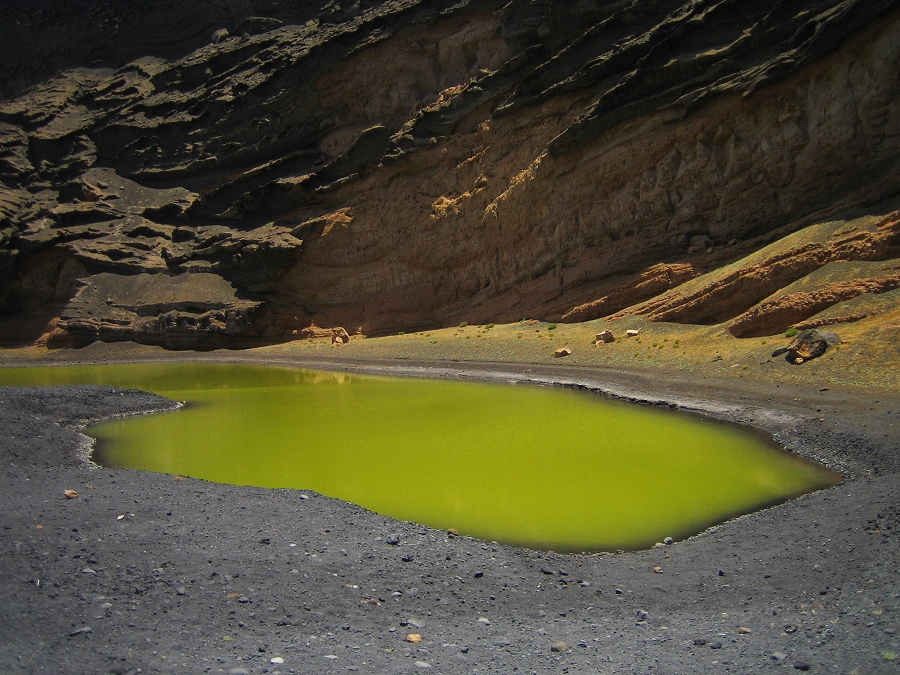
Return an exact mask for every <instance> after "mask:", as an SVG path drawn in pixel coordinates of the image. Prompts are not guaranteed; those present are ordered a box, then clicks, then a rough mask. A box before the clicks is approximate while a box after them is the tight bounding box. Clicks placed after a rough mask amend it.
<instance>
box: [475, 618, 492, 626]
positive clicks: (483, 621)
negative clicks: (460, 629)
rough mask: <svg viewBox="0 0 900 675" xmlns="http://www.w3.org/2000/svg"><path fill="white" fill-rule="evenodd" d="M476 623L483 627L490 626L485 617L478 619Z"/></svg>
mask: <svg viewBox="0 0 900 675" xmlns="http://www.w3.org/2000/svg"><path fill="white" fill-rule="evenodd" d="M478 623H483V624H484V625H485V626H490V625H491V622H490V620H489V619H488V618H487V617H486V616H483V617H481V618H480V619H478Z"/></svg>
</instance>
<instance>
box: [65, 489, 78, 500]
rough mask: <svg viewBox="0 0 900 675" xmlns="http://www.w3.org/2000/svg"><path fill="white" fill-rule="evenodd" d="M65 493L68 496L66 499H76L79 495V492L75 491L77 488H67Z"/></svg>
mask: <svg viewBox="0 0 900 675" xmlns="http://www.w3.org/2000/svg"><path fill="white" fill-rule="evenodd" d="M63 494H64V495H65V496H66V499H75V497H77V496H78V493H77V492H75V490H66V491H65V492H63Z"/></svg>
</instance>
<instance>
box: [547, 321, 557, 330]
mask: <svg viewBox="0 0 900 675" xmlns="http://www.w3.org/2000/svg"><path fill="white" fill-rule="evenodd" d="M555 329H556V324H555V323H551V324H550V325H549V326H547V330H555Z"/></svg>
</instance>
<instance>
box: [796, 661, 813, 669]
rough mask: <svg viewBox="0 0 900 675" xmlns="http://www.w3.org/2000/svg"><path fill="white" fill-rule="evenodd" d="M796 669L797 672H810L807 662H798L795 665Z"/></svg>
mask: <svg viewBox="0 0 900 675" xmlns="http://www.w3.org/2000/svg"><path fill="white" fill-rule="evenodd" d="M794 668H796V669H797V670H809V668H810V665H809V664H808V663H806V662H805V661H797V662H796V663H795V664H794Z"/></svg>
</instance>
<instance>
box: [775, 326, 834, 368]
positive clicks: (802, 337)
mask: <svg viewBox="0 0 900 675" xmlns="http://www.w3.org/2000/svg"><path fill="white" fill-rule="evenodd" d="M829 343H830V344H839V343H840V338H839V337H838V336H837V335H836V334H834V333H823V332H820V331H818V330H816V329H815V328H813V329H810V330H804V331H801V332H799V333H798V334H797V337H795V338H794V341H793V342H791V344H790V345H788V348H787V357H786V358H787V360H788V361H789V362H791V363H795V364H797V365H800V364H801V363H804V362H805V361H809V360H810V359H815V358H818V357H820V356H822V354H824V353H825V351H826V350H827V349H828V345H829Z"/></svg>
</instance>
